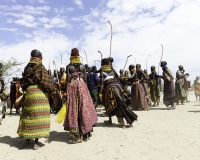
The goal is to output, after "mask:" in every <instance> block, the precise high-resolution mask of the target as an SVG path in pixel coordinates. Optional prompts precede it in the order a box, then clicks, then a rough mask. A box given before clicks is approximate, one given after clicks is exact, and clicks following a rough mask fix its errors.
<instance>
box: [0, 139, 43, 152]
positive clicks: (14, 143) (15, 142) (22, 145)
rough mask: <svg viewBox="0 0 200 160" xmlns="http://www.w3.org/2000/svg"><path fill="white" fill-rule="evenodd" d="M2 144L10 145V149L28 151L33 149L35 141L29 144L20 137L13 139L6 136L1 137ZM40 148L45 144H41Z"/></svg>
mask: <svg viewBox="0 0 200 160" xmlns="http://www.w3.org/2000/svg"><path fill="white" fill-rule="evenodd" d="M0 143H3V144H7V145H10V147H15V148H17V149H19V150H23V149H26V150H27V149H33V145H34V140H31V141H30V142H29V143H27V142H25V139H23V138H19V137H15V138H12V137H10V136H4V137H0ZM39 146H40V147H43V146H44V144H42V143H40V142H39Z"/></svg>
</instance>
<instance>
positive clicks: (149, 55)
mask: <svg viewBox="0 0 200 160" xmlns="http://www.w3.org/2000/svg"><path fill="white" fill-rule="evenodd" d="M149 57H151V55H148V57H147V60H148V58H149ZM147 60H146V70H148V68H147Z"/></svg>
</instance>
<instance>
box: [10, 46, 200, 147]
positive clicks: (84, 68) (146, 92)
mask: <svg viewBox="0 0 200 160" xmlns="http://www.w3.org/2000/svg"><path fill="white" fill-rule="evenodd" d="M42 59H43V57H42V53H41V52H40V51H39V50H37V49H35V50H32V51H31V58H30V61H29V62H28V64H27V65H26V67H25V68H24V72H23V74H22V75H23V77H22V79H21V80H20V82H21V89H22V91H21V92H22V97H23V98H21V99H22V101H23V103H22V110H21V115H20V120H19V126H18V130H17V133H18V135H19V137H22V138H25V141H26V143H29V142H30V139H35V142H34V147H33V149H35V150H37V149H39V148H40V146H39V144H38V141H39V138H42V137H49V136H50V108H51V109H53V110H54V111H56V113H57V112H59V110H60V109H61V108H62V107H66V114H65V118H64V123H63V127H64V130H66V131H69V142H70V143H79V142H82V141H87V140H89V139H90V137H91V136H92V133H91V132H92V131H93V127H95V125H96V124H97V121H98V118H97V113H96V108H97V106H98V104H101V105H102V106H104V107H105V110H106V114H107V115H108V117H109V119H108V120H106V121H104V124H105V125H112V117H113V116H116V117H117V119H118V123H119V127H120V128H125V121H126V123H127V124H129V125H132V123H133V122H134V121H136V120H137V119H138V116H137V115H136V114H135V113H134V112H133V110H144V111H148V110H149V107H151V106H152V107H153V106H157V105H159V102H160V91H161V88H162V84H161V79H163V81H164V87H163V92H164V96H163V103H164V104H165V105H166V107H168V109H175V103H177V104H178V103H179V101H180V102H181V103H183V102H184V100H185V99H186V97H187V96H186V95H187V89H188V86H185V85H186V82H187V80H186V76H189V74H184V70H183V66H179V70H178V71H177V73H176V82H175V86H174V81H173V80H174V76H173V74H172V72H171V71H170V69H169V68H168V66H167V62H166V61H162V62H161V64H160V66H161V67H162V70H163V74H162V75H158V74H157V72H156V67H155V66H151V73H150V74H148V73H147V71H146V70H142V67H141V65H140V64H137V65H136V66H135V65H134V64H131V65H129V67H128V68H129V71H123V70H120V75H118V73H117V72H116V71H115V69H114V67H113V62H114V59H113V58H112V57H108V58H104V59H102V60H101V67H100V69H99V70H97V68H96V67H95V66H92V67H89V66H88V65H83V64H82V63H81V61H80V55H79V50H78V49H77V48H73V49H72V50H71V57H70V63H69V64H68V65H67V66H66V68H65V67H64V66H62V67H61V68H60V71H59V72H58V71H57V70H54V73H53V75H52V73H51V71H50V70H47V69H46V68H45V67H44V65H43V64H42ZM15 81H16V80H15ZM16 83H17V82H16ZM199 84H200V83H199ZM15 87H16V85H15ZM18 87H19V86H18ZM21 99H20V100H21ZM128 102H129V103H128ZM151 102H153V104H152V105H151ZM64 104H65V105H64ZM17 111H18V110H17ZM11 113H12V109H11Z"/></svg>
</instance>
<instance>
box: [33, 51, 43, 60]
mask: <svg viewBox="0 0 200 160" xmlns="http://www.w3.org/2000/svg"><path fill="white" fill-rule="evenodd" d="M31 57H38V58H40V59H41V60H42V53H41V52H40V51H39V50H37V49H34V50H32V51H31Z"/></svg>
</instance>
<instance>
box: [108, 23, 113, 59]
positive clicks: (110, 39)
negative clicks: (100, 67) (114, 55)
mask: <svg viewBox="0 0 200 160" xmlns="http://www.w3.org/2000/svg"><path fill="white" fill-rule="evenodd" d="M108 23H109V24H110V27H111V37H110V56H109V57H111V46H112V36H113V34H112V24H111V23H110V21H108Z"/></svg>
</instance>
